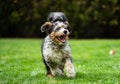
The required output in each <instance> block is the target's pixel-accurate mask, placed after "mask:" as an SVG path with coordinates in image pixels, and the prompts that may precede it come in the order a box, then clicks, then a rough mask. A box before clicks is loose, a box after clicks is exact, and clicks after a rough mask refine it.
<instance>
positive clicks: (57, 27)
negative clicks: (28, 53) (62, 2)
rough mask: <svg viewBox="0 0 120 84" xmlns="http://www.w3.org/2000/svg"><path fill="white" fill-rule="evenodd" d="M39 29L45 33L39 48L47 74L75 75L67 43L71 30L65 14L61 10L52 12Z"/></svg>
mask: <svg viewBox="0 0 120 84" xmlns="http://www.w3.org/2000/svg"><path fill="white" fill-rule="evenodd" d="M57 18H59V19H57ZM63 19H64V20H63ZM41 31H42V32H46V33H47V36H46V37H45V39H44V41H43V44H42V49H41V50H42V56H43V60H44V64H45V66H46V70H47V73H46V74H47V76H50V77H51V76H55V75H63V74H64V72H65V74H66V76H67V77H75V70H74V66H73V64H72V57H71V56H72V55H71V49H70V46H69V44H68V36H69V34H70V32H71V30H70V26H69V24H68V22H67V20H66V18H65V15H64V14H63V13H61V12H52V13H51V14H50V15H49V17H48V22H45V23H44V24H43V25H42V26H41Z"/></svg>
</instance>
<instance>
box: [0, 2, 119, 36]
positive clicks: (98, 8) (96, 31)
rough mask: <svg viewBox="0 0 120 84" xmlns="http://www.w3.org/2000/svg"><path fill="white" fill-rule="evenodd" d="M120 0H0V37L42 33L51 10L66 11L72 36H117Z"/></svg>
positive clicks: (39, 34) (38, 34) (40, 34)
mask: <svg viewBox="0 0 120 84" xmlns="http://www.w3.org/2000/svg"><path fill="white" fill-rule="evenodd" d="M119 3H120V1H119V0H105V1H103V0H59V1H57V0H32V1H30V0H12V1H11V0H2V1H0V26H1V27H0V37H44V36H45V35H44V34H43V33H41V31H40V26H41V25H42V24H43V23H44V22H45V21H46V20H47V16H48V14H49V13H50V12H52V11H62V12H64V13H65V14H66V16H67V18H68V20H69V23H70V25H71V27H72V30H73V32H72V35H71V37H73V38H120V33H119V32H120V19H119V18H120V4H119Z"/></svg>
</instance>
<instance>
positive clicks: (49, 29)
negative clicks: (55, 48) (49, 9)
mask: <svg viewBox="0 0 120 84" xmlns="http://www.w3.org/2000/svg"><path fill="white" fill-rule="evenodd" d="M48 17H49V18H48V21H47V22H45V23H44V24H43V25H42V26H41V31H42V32H46V33H47V35H49V36H50V38H51V39H52V41H53V42H54V43H56V44H60V45H61V44H64V43H65V42H66V41H67V39H68V36H69V34H70V32H71V28H70V25H69V23H68V21H67V20H66V19H64V17H65V15H63V13H62V14H61V13H60V15H59V13H52V14H50V15H49V16H48ZM50 18H52V19H50ZM58 18H59V19H58ZM60 18H61V19H60Z"/></svg>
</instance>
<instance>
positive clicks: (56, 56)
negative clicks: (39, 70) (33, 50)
mask: <svg viewBox="0 0 120 84" xmlns="http://www.w3.org/2000/svg"><path fill="white" fill-rule="evenodd" d="M46 51H48V52H46V54H47V55H46V59H47V60H48V61H50V62H54V63H61V62H62V61H64V59H65V57H66V55H67V51H66V50H64V49H59V48H55V47H53V46H52V47H48V48H46Z"/></svg>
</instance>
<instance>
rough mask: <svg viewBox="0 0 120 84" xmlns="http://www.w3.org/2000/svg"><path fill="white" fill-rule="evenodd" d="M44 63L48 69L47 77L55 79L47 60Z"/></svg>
mask: <svg viewBox="0 0 120 84" xmlns="http://www.w3.org/2000/svg"><path fill="white" fill-rule="evenodd" d="M43 61H44V64H45V67H46V75H47V77H53V75H52V72H51V70H50V67H49V66H48V64H47V63H46V61H45V59H44V60H43Z"/></svg>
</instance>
